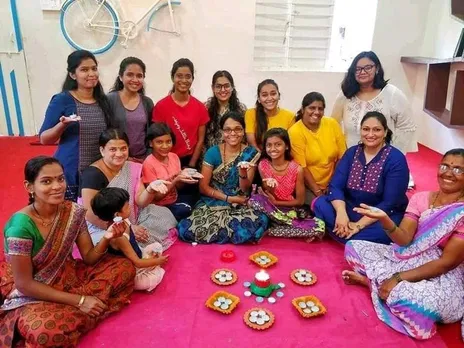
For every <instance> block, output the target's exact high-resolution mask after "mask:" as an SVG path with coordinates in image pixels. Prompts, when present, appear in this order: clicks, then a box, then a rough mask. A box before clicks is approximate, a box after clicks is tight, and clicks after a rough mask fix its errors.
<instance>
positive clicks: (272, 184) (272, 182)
mask: <svg viewBox="0 0 464 348" xmlns="http://www.w3.org/2000/svg"><path fill="white" fill-rule="evenodd" d="M263 184H264V185H265V186H266V187H265V189H266V190H270V191H271V192H272V191H274V189H275V188H276V187H277V185H278V183H277V180H276V179H274V178H266V179H263Z"/></svg>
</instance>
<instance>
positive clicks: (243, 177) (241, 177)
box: [238, 174, 248, 180]
mask: <svg viewBox="0 0 464 348" xmlns="http://www.w3.org/2000/svg"><path fill="white" fill-rule="evenodd" d="M238 177H239V178H240V179H244V180H245V179H248V177H247V176H246V175H245V176H241V175H240V174H239V175H238Z"/></svg>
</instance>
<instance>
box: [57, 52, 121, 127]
mask: <svg viewBox="0 0 464 348" xmlns="http://www.w3.org/2000/svg"><path fill="white" fill-rule="evenodd" d="M85 59H92V60H93V61H94V63H95V64H96V65H97V66H98V62H97V59H96V58H95V56H94V55H93V53H91V52H89V51H86V50H77V51H74V52H73V53H71V54H70V55H69V56H68V60H67V63H68V67H67V71H68V73H67V74H66V78H65V80H64V82H63V87H62V88H61V90H62V92H67V91H75V90H77V87H78V86H77V81H76V80H74V79H73V78H72V77H71V74H75V73H76V69H77V68H78V67H79V65H81V63H82V61H83V60H85ZM92 96H93V98H94V99H95V100H96V101H97V103H98V105H99V106H100V108H101V109H102V111H103V115H104V116H105V122H106V126H107V127H111V119H112V118H113V117H112V112H111V108H110V105H109V103H108V99H107V98H106V95H105V92H104V91H103V87H102V85H101V83H100V80H98V83H97V85H96V86H95V87H94V88H93V93H92Z"/></svg>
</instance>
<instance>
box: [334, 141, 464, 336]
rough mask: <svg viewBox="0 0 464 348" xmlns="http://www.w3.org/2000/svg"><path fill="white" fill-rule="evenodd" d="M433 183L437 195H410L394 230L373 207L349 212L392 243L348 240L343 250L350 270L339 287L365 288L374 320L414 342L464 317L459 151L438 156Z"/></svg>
mask: <svg viewBox="0 0 464 348" xmlns="http://www.w3.org/2000/svg"><path fill="white" fill-rule="evenodd" d="M438 184H439V190H438V192H419V193H416V194H415V195H414V196H412V198H411V200H410V202H409V205H408V208H407V209H406V214H405V216H404V218H403V220H402V221H401V223H400V224H399V226H397V225H396V224H395V223H394V222H393V220H392V219H391V218H390V217H389V216H388V215H387V214H386V213H385V212H383V211H382V210H380V209H378V208H373V207H370V206H367V205H365V204H361V206H360V207H358V208H355V210H356V211H357V212H358V213H360V214H362V215H364V216H367V217H369V218H372V219H377V220H378V221H380V223H381V224H382V226H383V228H384V229H385V231H386V232H387V233H388V235H389V236H390V238H391V239H392V241H393V242H394V244H391V245H382V244H374V243H371V242H367V241H361V240H353V241H350V242H348V243H347V244H346V248H345V258H346V260H347V261H348V263H349V264H350V265H351V266H352V267H353V269H354V272H353V271H343V273H342V276H343V279H344V280H345V282H346V283H348V284H361V285H365V286H368V287H370V290H371V296H372V301H373V303H374V308H375V311H376V312H377V315H378V317H379V319H380V320H382V321H383V322H385V323H386V324H387V325H389V326H391V327H392V328H393V329H395V330H396V331H398V332H401V333H403V334H405V335H409V336H411V337H414V338H417V339H427V338H430V337H432V336H433V335H434V334H435V333H436V329H437V328H436V325H435V323H436V322H442V323H452V322H456V321H458V320H460V319H461V318H462V316H463V314H464V265H463V264H462V262H463V261H464V149H454V150H450V151H448V152H447V153H446V154H445V155H444V157H443V159H442V161H441V163H440V165H439V167H438Z"/></svg>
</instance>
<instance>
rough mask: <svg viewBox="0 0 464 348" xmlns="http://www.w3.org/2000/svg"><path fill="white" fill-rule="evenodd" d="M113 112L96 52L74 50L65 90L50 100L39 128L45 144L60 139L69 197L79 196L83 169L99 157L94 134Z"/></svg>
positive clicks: (106, 124) (69, 62) (67, 196)
mask: <svg viewBox="0 0 464 348" xmlns="http://www.w3.org/2000/svg"><path fill="white" fill-rule="evenodd" d="M75 115H77V117H73V116H75ZM110 115H111V110H110V107H109V104H108V99H107V98H106V96H105V94H104V93H103V88H102V86H101V84H100V81H99V73H98V66H97V60H96V59H95V56H94V55H93V54H92V53H90V52H88V51H75V52H73V53H71V54H70V55H69V56H68V68H67V74H66V79H65V81H64V83H63V88H62V92H61V93H59V94H56V95H54V96H53V98H52V100H51V101H50V104H49V105H48V108H47V111H46V113H45V119H44V122H43V124H42V127H41V128H40V132H39V135H40V142H41V143H42V144H45V145H51V144H55V143H56V142H57V141H59V144H58V149H57V151H56V153H55V157H56V158H57V159H58V160H59V161H60V162H61V164H62V165H63V167H64V173H65V176H66V182H67V191H66V198H67V199H69V200H72V201H76V200H77V191H78V187H79V180H80V175H81V173H82V170H83V169H84V168H86V167H88V166H89V164H90V163H92V162H93V161H95V160H97V159H98V157H99V152H98V139H97V138H96V137H95V134H100V133H101V132H102V131H104V130H105V129H106V128H108V127H109V126H110V125H111V117H110Z"/></svg>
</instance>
